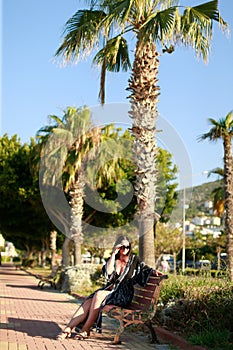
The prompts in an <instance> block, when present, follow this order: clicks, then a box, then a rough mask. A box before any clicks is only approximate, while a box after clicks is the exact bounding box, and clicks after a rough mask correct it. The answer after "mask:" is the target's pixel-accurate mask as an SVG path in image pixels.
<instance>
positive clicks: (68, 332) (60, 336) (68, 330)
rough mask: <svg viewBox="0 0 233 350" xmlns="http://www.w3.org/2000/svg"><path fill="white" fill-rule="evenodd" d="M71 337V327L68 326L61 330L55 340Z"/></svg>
mask: <svg viewBox="0 0 233 350" xmlns="http://www.w3.org/2000/svg"><path fill="white" fill-rule="evenodd" d="M70 337H71V328H70V327H66V328H65V329H64V330H63V331H61V332H60V333H59V334H58V335H57V337H56V340H64V339H67V338H70Z"/></svg>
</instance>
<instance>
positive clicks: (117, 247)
mask: <svg viewBox="0 0 233 350" xmlns="http://www.w3.org/2000/svg"><path fill="white" fill-rule="evenodd" d="M121 247H122V244H118V245H116V246H115V247H113V249H112V255H117V253H119V251H120V249H121Z"/></svg>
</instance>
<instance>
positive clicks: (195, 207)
mask: <svg viewBox="0 0 233 350" xmlns="http://www.w3.org/2000/svg"><path fill="white" fill-rule="evenodd" d="M220 186H223V183H222V180H217V181H213V182H206V183H204V184H202V185H199V186H194V187H192V188H187V189H185V204H186V206H185V217H186V219H189V218H192V217H194V216H198V215H201V214H203V213H204V214H205V213H209V209H208V208H206V207H205V203H206V202H208V201H213V197H212V196H211V193H212V191H213V190H214V189H216V188H218V187H220ZM177 192H178V198H179V200H178V203H177V206H176V207H175V209H174V210H173V213H172V216H171V220H170V221H171V222H172V223H174V222H182V219H183V202H184V200H183V195H184V192H183V190H179V191H177Z"/></svg>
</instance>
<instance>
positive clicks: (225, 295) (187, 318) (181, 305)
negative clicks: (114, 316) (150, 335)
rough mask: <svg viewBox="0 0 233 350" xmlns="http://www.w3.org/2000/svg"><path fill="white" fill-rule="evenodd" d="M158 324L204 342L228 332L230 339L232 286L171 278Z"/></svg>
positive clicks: (232, 330) (223, 281) (200, 279)
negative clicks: (201, 339)
mask: <svg viewBox="0 0 233 350" xmlns="http://www.w3.org/2000/svg"><path fill="white" fill-rule="evenodd" d="M155 321H156V322H158V323H159V324H160V325H163V326H166V327H167V328H168V329H171V330H175V331H177V332H179V333H181V334H183V335H185V336H188V337H190V336H194V335H195V336H196V337H198V336H199V335H200V336H201V337H202V338H203V339H204V338H205V337H204V336H203V334H205V335H207V334H209V333H210V334H211V333H213V334H217V333H218V332H219V333H222V332H225V331H226V332H227V334H228V338H229V339H230V337H231V336H232V335H233V283H231V282H229V281H228V280H227V279H219V278H212V277H209V278H208V277H191V276H190V277H188V276H177V277H175V276H170V277H169V279H168V280H167V281H166V282H165V283H164V285H163V287H162V290H161V293H160V299H159V304H158V308H157V313H156V316H155ZM203 332H204V333H203ZM206 338H207V336H206ZM203 341H204V340H203ZM206 345H208V344H206Z"/></svg>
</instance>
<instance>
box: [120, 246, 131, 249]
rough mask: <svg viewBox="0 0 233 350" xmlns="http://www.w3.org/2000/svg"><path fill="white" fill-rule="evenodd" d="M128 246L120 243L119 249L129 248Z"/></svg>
mask: <svg viewBox="0 0 233 350" xmlns="http://www.w3.org/2000/svg"><path fill="white" fill-rule="evenodd" d="M129 248H130V246H129V245H122V246H121V249H129Z"/></svg>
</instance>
